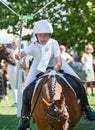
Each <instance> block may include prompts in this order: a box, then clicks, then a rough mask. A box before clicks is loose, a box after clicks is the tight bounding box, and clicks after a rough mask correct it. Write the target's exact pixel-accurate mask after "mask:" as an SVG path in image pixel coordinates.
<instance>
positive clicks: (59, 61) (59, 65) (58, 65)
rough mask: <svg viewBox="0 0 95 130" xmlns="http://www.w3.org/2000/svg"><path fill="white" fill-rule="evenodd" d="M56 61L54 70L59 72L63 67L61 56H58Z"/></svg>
mask: <svg viewBox="0 0 95 130" xmlns="http://www.w3.org/2000/svg"><path fill="white" fill-rule="evenodd" d="M55 60H56V64H55V66H54V70H55V71H59V70H60V68H61V65H62V60H61V56H57V57H56V58H55Z"/></svg>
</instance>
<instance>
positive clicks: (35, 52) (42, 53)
mask: <svg viewBox="0 0 95 130" xmlns="http://www.w3.org/2000/svg"><path fill="white" fill-rule="evenodd" d="M33 32H34V34H35V36H36V38H37V41H35V42H34V43H32V44H30V45H29V46H27V47H26V48H25V49H24V50H23V51H22V52H21V54H20V55H16V59H18V60H20V59H21V58H23V57H25V56H26V55H29V54H30V55H32V56H33V58H34V60H33V63H32V65H31V67H30V70H29V72H28V75H27V78H26V82H25V89H24V91H23V100H22V112H21V122H20V124H19V126H18V130H24V129H30V118H31V98H32V94H33V90H34V87H35V80H36V79H37V77H36V75H37V74H39V73H41V72H42V73H45V72H46V70H47V68H48V67H51V66H52V68H53V69H52V70H51V71H50V72H49V73H48V76H49V77H50V76H55V75H56V74H57V72H58V71H59V70H60V69H61V67H62V58H61V53H60V47H59V44H58V42H57V41H56V40H55V39H53V38H51V35H52V33H53V28H52V26H51V24H50V22H48V21H47V20H40V21H38V22H36V23H35V25H34V28H33ZM65 65H66V67H67V68H66V69H67V71H68V66H69V65H68V64H67V63H66V64H65ZM64 69H65V68H64V64H63V70H64ZM72 71H73V70H72ZM68 73H70V72H68ZM73 73H74V72H73ZM70 77H71V75H70ZM73 77H74V76H73ZM77 80H78V81H79V83H80V84H81V87H82V88H83V89H84V86H83V85H82V82H81V81H80V80H79V79H77ZM84 90H85V89H84ZM82 95H83V96H82V97H83V98H85V99H82V100H83V103H84V104H83V107H84V109H85V114H86V116H87V119H89V120H94V119H95V113H94V112H92V111H91V108H90V106H89V103H88V100H87V96H86V94H85V91H84V93H83V94H82Z"/></svg>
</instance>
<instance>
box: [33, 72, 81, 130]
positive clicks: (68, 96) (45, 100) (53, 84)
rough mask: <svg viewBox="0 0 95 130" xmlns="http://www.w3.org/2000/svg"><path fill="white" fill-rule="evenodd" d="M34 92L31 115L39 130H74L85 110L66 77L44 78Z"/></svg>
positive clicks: (37, 84) (59, 75)
mask: <svg viewBox="0 0 95 130" xmlns="http://www.w3.org/2000/svg"><path fill="white" fill-rule="evenodd" d="M34 91H35V92H34V95H33V97H32V100H31V104H32V105H31V115H32V117H33V118H34V120H35V123H36V124H37V127H38V130H44V129H45V130H73V128H74V127H75V126H76V124H77V123H78V121H79V120H80V118H81V116H82V112H83V108H82V105H81V103H80V102H79V101H78V98H77V95H76V93H75V91H74V90H73V89H72V87H71V86H70V84H69V83H68V81H67V80H66V78H65V77H64V75H63V74H57V75H56V76H52V77H50V78H49V77H48V75H47V74H46V75H45V76H42V77H41V78H40V79H39V80H38V81H37V83H36V86H35V90H34Z"/></svg>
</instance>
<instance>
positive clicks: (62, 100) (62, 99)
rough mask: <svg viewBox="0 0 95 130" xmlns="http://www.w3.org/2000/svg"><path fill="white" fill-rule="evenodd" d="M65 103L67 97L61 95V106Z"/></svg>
mask: <svg viewBox="0 0 95 130" xmlns="http://www.w3.org/2000/svg"><path fill="white" fill-rule="evenodd" d="M64 102H65V96H64V94H63V93H61V94H60V104H64Z"/></svg>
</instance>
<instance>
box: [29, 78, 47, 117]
mask: <svg viewBox="0 0 95 130" xmlns="http://www.w3.org/2000/svg"><path fill="white" fill-rule="evenodd" d="M47 81H48V79H46V80H45V81H44V82H43V85H42V86H44V84H45V83H46V82H47ZM42 88H43V87H41V88H40V91H39V93H38V96H37V98H36V101H35V104H34V106H33V109H32V111H31V114H30V115H32V114H33V112H34V110H35V107H36V104H37V101H38V99H39V96H40V93H41V91H42Z"/></svg>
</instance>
